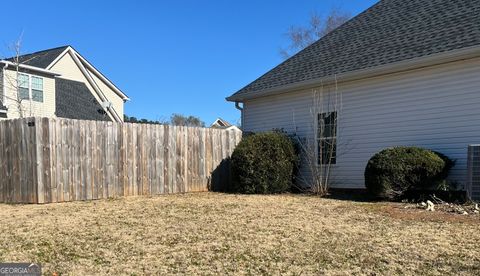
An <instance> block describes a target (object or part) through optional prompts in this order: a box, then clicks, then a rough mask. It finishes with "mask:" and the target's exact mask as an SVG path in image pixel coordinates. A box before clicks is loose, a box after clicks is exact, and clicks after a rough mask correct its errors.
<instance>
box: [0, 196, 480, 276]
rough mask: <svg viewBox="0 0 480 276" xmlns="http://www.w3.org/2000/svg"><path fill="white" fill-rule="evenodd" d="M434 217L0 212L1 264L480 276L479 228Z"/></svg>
mask: <svg viewBox="0 0 480 276" xmlns="http://www.w3.org/2000/svg"><path fill="white" fill-rule="evenodd" d="M422 216H425V219H423V218H422ZM431 216H432V215H431V214H428V215H427V214H424V213H423V212H422V211H418V210H408V209H402V205H401V204H392V205H390V204H384V203H360V202H352V201H345V200H332V199H321V198H317V197H313V196H302V195H278V196H255V195H252V196H239V195H228V194H218V193H199V194H185V195H168V196H158V197H137V198H125V199H116V200H99V201H93V202H73V203H62V204H49V205H0V217H1V218H2V223H1V224H0V233H2V234H1V239H0V261H2V262H7V261H8V262H40V263H42V265H43V267H44V269H45V272H46V273H48V274H51V273H53V272H57V273H60V274H67V275H93V274H96V275H106V274H119V275H125V274H129V275H144V274H150V275H152V274H153V275H158V274H201V275H218V274H222V275H231V274H235V275H252V274H254V275H257V274H263V275H266V274H268V275H271V274H274V275H280V274H282V275H318V274H327V275H339V274H340V275H350V274H357V275H372V274H377V275H378V274H380V275H393V274H409V275H417V274H418V275H444V274H454V275H478V274H480V253H479V251H478V245H479V244H480V234H479V233H480V222H478V220H477V221H475V220H469V221H468V223H464V222H467V221H463V220H465V219H467V218H463V217H461V216H457V215H451V214H445V215H440V214H438V216H436V217H435V219H431Z"/></svg>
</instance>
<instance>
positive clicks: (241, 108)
mask: <svg viewBox="0 0 480 276" xmlns="http://www.w3.org/2000/svg"><path fill="white" fill-rule="evenodd" d="M235 108H236V109H238V110H240V124H242V128H243V107H242V106H240V102H235Z"/></svg>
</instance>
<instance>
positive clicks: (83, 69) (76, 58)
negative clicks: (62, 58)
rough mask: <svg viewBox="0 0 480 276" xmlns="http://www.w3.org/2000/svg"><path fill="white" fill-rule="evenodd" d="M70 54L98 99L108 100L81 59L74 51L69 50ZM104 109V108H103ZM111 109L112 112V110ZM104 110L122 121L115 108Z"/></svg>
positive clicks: (118, 120) (116, 119)
mask: <svg viewBox="0 0 480 276" xmlns="http://www.w3.org/2000/svg"><path fill="white" fill-rule="evenodd" d="M70 56H71V57H72V59H73V61H74V62H75V63H76V64H77V66H78V68H80V71H82V74H83V75H84V76H85V78H87V80H88V82H89V83H90V85H91V86H92V87H93V89H94V90H95V92H96V93H97V95H98V97H99V98H100V100H101V101H102V102H106V101H108V99H107V97H105V95H104V94H103V92H102V90H101V89H100V88H99V87H98V86H97V83H95V81H94V80H93V78H92V76H90V74H88V72H87V70H86V69H85V67H84V66H83V65H82V63H81V61H80V60H79V59H78V57H77V55H76V54H75V53H74V52H70ZM102 108H103V105H102ZM104 110H105V108H104ZM112 111H113V112H112ZM105 112H108V113H110V114H111V115H112V117H113V119H114V120H115V121H117V122H119V123H121V122H122V120H121V119H120V117H119V116H118V114H117V112H116V111H115V109H113V108H111V109H107V110H105Z"/></svg>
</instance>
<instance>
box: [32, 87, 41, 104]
mask: <svg viewBox="0 0 480 276" xmlns="http://www.w3.org/2000/svg"><path fill="white" fill-rule="evenodd" d="M32 100H34V101H36V102H41V103H42V102H43V91H42V90H34V89H32Z"/></svg>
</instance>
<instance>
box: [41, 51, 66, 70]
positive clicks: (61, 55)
mask: <svg viewBox="0 0 480 276" xmlns="http://www.w3.org/2000/svg"><path fill="white" fill-rule="evenodd" d="M71 49H72V47H70V46H68V47H67V48H66V49H65V50H63V52H62V53H61V54H60V55H58V57H56V58H55V59H54V60H53V61H52V62H51V63H50V64H49V65H48V66H47V68H46V69H47V70H50V69H52V67H53V66H54V65H55V64H57V62H58V61H59V60H61V59H62V58H63V56H65V54H66V53H68V52H69V51H70V50H71Z"/></svg>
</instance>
